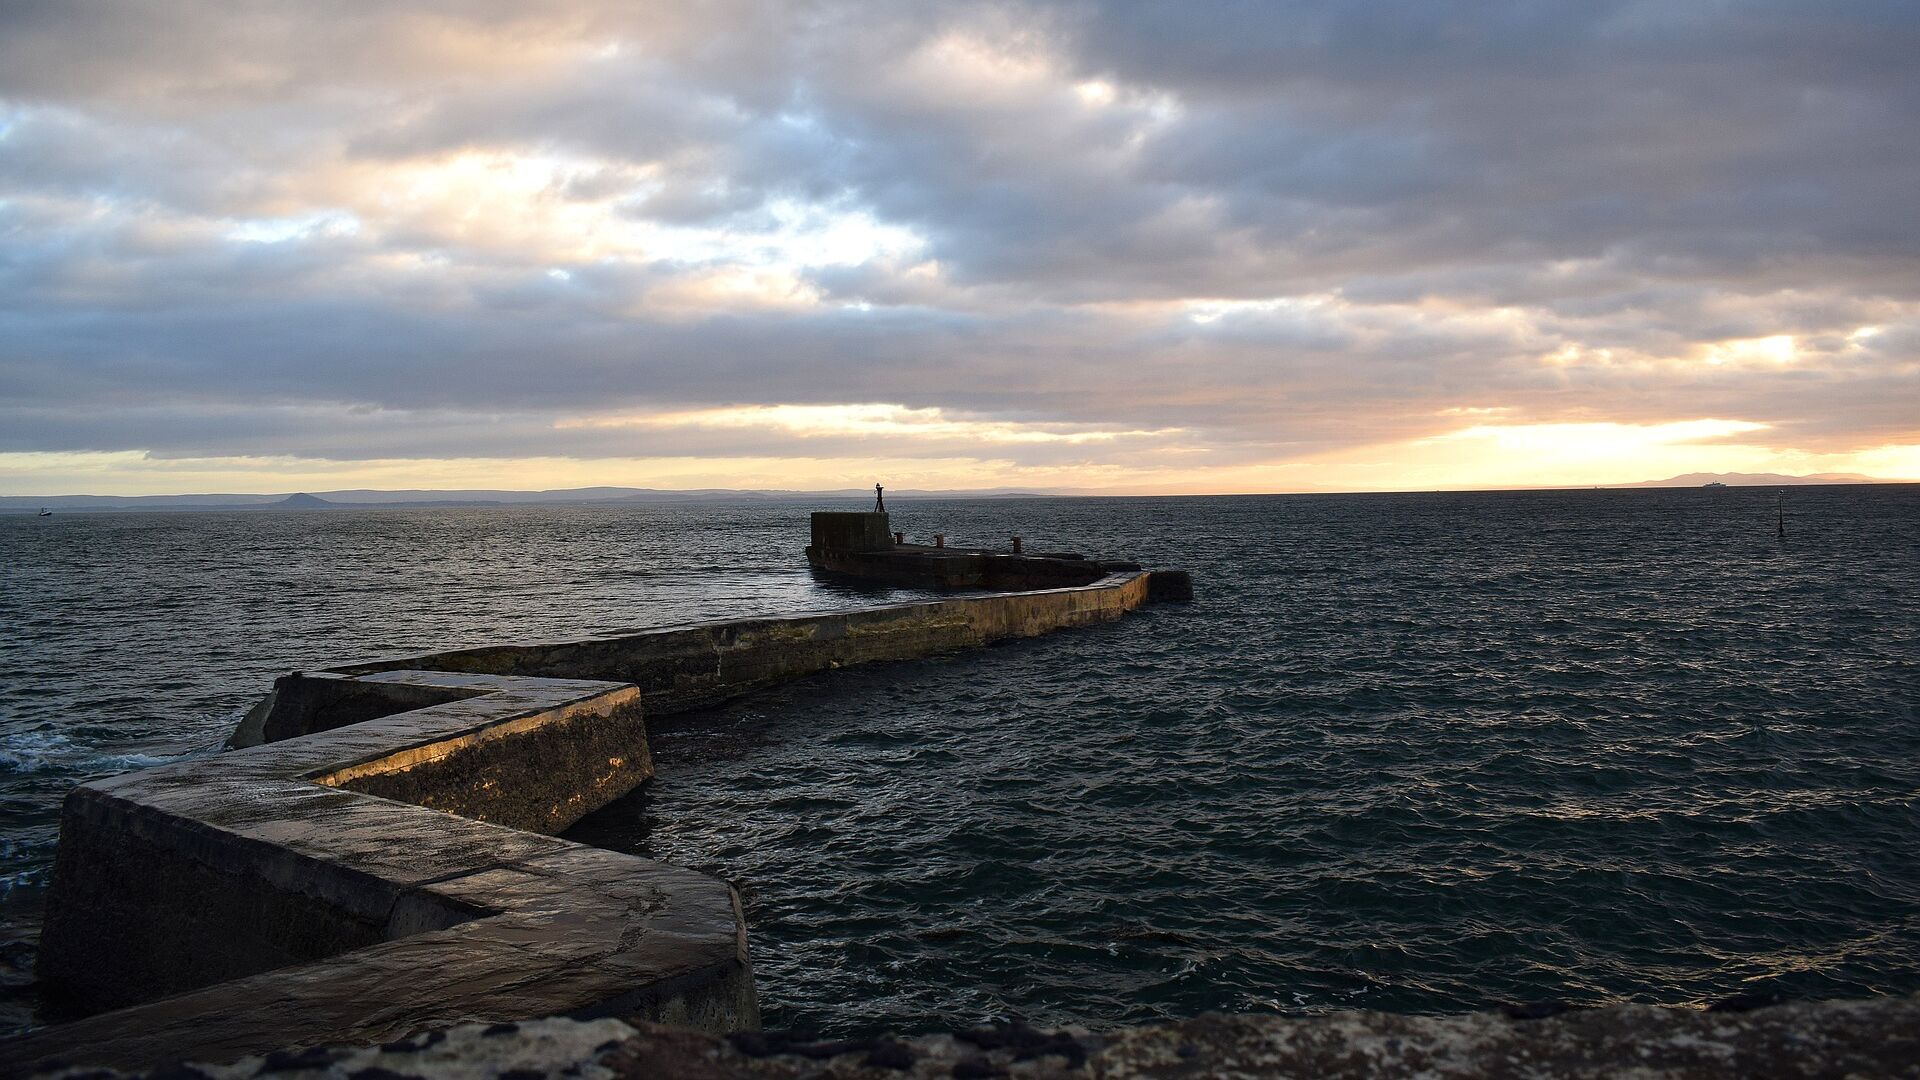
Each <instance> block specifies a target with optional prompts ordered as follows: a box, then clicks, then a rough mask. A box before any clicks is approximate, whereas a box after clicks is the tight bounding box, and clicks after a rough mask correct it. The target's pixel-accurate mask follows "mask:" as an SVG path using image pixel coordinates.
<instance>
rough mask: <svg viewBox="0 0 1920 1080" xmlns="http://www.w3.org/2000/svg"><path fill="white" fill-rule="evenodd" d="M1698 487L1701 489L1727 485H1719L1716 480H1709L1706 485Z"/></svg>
mask: <svg viewBox="0 0 1920 1080" xmlns="http://www.w3.org/2000/svg"><path fill="white" fill-rule="evenodd" d="M1700 486H1701V487H1726V486H1727V485H1725V484H1723V483H1721V482H1720V481H1718V480H1709V481H1707V482H1706V483H1704V484H1701V485H1700Z"/></svg>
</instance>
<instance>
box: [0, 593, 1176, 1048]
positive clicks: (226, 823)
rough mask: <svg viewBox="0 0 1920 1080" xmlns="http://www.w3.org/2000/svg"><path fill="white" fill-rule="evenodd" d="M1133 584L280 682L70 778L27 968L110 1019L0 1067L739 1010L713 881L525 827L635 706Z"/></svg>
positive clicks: (722, 894)
mask: <svg viewBox="0 0 1920 1080" xmlns="http://www.w3.org/2000/svg"><path fill="white" fill-rule="evenodd" d="M1150 591H1151V590H1150V578H1149V575H1147V574H1146V573H1144V572H1125V573H1116V574H1108V575H1105V576H1103V577H1101V578H1100V579H1099V580H1097V581H1095V582H1093V583H1091V584H1088V585H1083V586H1079V587H1071V588H1059V589H1047V590H1039V591H1030V592H1023V593H1013V594H994V595H985V596H967V597H955V598H952V599H946V600H935V601H924V602H919V603H912V604H898V605H892V606H888V607H882V608H875V609H869V610H866V611H857V612H845V613H832V614H821V615H804V616H794V617H789V618H780V619H739V620H729V621H725V622H717V623H707V624H700V625H697V626H688V627H675V628H667V629H662V630H646V631H636V632H633V633H628V634H615V635H607V636H602V637H594V638H585V639H580V640H576V641H567V642H543V643H533V644H525V645H502V646H487V647H483V648H478V649H467V650H456V651H450V652H443V653H436V654H432V655H429V656H420V657H408V658H403V659H395V660H385V661H374V662H369V663H362V664H354V665H347V666H344V667H341V668H336V669H333V670H329V671H317V672H308V673H297V674H294V675H290V676H287V677H285V678H283V679H281V680H279V682H278V683H277V684H276V686H275V690H274V692H273V694H272V695H270V696H269V697H268V699H267V700H266V701H264V702H263V703H262V705H261V706H260V707H259V708H257V709H255V710H254V711H253V712H252V713H251V714H249V717H248V719H247V721H246V723H244V724H243V725H242V727H241V730H239V731H238V732H236V734H235V738H234V743H235V745H236V746H238V747H241V748H240V749H237V750H235V751H233V752H230V753H227V754H222V755H219V756H215V757H210V758H203V759H197V760H191V761H183V762H178V763H175V764H172V765H167V766H163V767H160V768H156V769H149V770H146V771H144V772H139V773H133V774H129V775H126V776H121V777H115V778H111V779H108V780H102V781H96V782H93V783H89V784H85V785H82V786H80V787H78V788H76V789H75V790H74V791H73V792H72V793H71V794H70V795H69V797H68V799H67V804H66V807H65V811H64V815H63V818H62V822H61V839H60V849H59V854H58V856H57V859H56V867H55V874H54V884H53V890H52V895H51V897H50V902H49V914H48V919H47V923H46V928H45V931H44V933H43V936H42V942H41V952H40V974H41V977H42V980H43V981H44V983H45V984H46V985H47V986H48V987H49V988H50V989H52V990H53V991H56V992H57V993H59V994H61V995H64V996H65V997H67V998H68V999H70V1000H71V1001H72V1002H73V1003H75V1004H77V1005H78V1006H80V1007H81V1008H83V1009H88V1010H113V1011H107V1012H100V1013H99V1014H97V1015H94V1016H91V1017H89V1018H87V1019H84V1020H79V1021H76V1022H73V1023H70V1024H64V1025H60V1026H57V1027H53V1028H49V1029H45V1030H42V1031H38V1032H33V1033H30V1034H28V1035H25V1036H22V1037H20V1038H16V1039H12V1040H8V1041H5V1042H0V1074H4V1073H9V1072H18V1071H21V1070H23V1069H25V1068H32V1067H38V1066H42V1065H44V1064H46V1063H47V1062H49V1061H53V1060H66V1061H71V1062H74V1063H76V1064H85V1065H99V1066H111V1067H118V1068H141V1067H145V1066H148V1065H151V1064H154V1063H156V1062H163V1061H177V1060H199V1061H209V1062H224V1061H232V1060H235V1059H237V1058H239V1057H241V1056H243V1055H246V1054H250V1053H264V1052H266V1051H268V1050H271V1049H274V1048H279V1047H287V1046H302V1045H313V1044H316V1043H323V1042H356V1041H377V1040H383V1039H391V1038H394V1037H397V1036H399V1035H401V1034H404V1033H406V1032H408V1031H415V1030H421V1029H431V1028H438V1027H445V1026H448V1025H452V1024H458V1023H463V1022H468V1021H486V1022H489V1023H495V1022H511V1021H522V1020H529V1019H533V1018H537V1017H543V1016H550V1015H555V1014H563V1015H570V1016H576V1017H591V1016H609V1015H619V1016H629V1017H638V1018H641V1019H644V1020H647V1021H661V1022H666V1023H672V1024H675V1025H679V1026H684V1027H689V1028H694V1029H701V1030H708V1031H727V1030H734V1029H740V1028H752V1027H753V1026H755V1024H756V1023H757V1006H756V1002H755V996H754V990H753V983H752V977H751V970H750V967H749V965H748V960H747V954H746V942H745V935H744V929H743V923H742V920H741V917H740V912H739V907H738V902H737V899H736V898H735V896H734V894H733V892H732V890H731V889H730V888H729V887H728V886H727V885H726V884H725V883H724V882H721V881H719V880H717V879H714V878H711V877H708V876H706V875H702V874H697V873H694V872H691V871H687V870H681V869H677V868H674V867H670V866H665V865H663V864H660V863H656V862H652V861H650V860H646V859H640V858H636V857H633V856H630V855H623V854H618V853H614V852H607V851H600V850H597V849H593V848H588V847H584V846H581V845H578V844H573V843H570V842H567V841H563V840H560V839H557V838H555V837H553V836H549V835H542V834H545V833H553V832H558V831H560V830H562V829H564V828H566V827H567V826H568V825H569V824H571V823H572V822H573V821H575V820H578V819H579V818H580V817H582V816H584V815H585V814H587V813H589V812H591V811H592V810H594V809H597V808H598V807H600V806H602V805H605V804H606V803H607V802H610V801H611V800H613V799H615V798H618V797H619V796H620V795H622V794H624V793H626V792H627V791H629V790H631V789H632V788H633V787H634V786H636V785H637V784H639V783H640V782H641V781H643V780H645V779H646V778H647V777H648V776H649V775H651V774H652V762H651V758H650V755H649V753H648V748H647V742H646V731H645V724H644V721H643V719H642V715H643V714H642V709H643V708H644V709H646V710H648V711H650V712H674V711H679V710H683V709H688V708H695V707H699V706H702V705H708V704H712V703H714V702H717V701H720V700H724V699H726V698H728V697H732V696H735V695H738V694H743V693H747V692H750V691H752V690H755V689H758V688H761V687H764V686H768V685H772V684H774V683H777V682H781V681H785V680H788V679H792V678H796V677H799V676H802V675H805V674H808V673H811V672H816V671H821V670H825V669H828V668H834V667H840V666H845V665H849V664H858V663H867V662H873V661H881V660H899V659H908V658H913V657H919V656H926V655H929V654H931V653H935V652H940V651H944V650H950V649H958V648H964V647H968V646H976V645H981V644H985V643H987V642H991V641H995V640H999V639H1003V638H1008V637H1020V636H1031V635H1036V634H1042V633H1046V632H1048V631H1051V630H1055V629H1060V628H1062V627H1070V626H1081V625H1086V624H1090V623H1095V622H1101V621H1105V620H1110V619H1115V618H1119V617H1120V616H1121V615H1123V614H1125V613H1126V612H1128V611H1130V610H1133V609H1134V608H1136V607H1138V606H1140V605H1141V604H1143V603H1145V602H1146V601H1147V599H1148V596H1149V593H1150Z"/></svg>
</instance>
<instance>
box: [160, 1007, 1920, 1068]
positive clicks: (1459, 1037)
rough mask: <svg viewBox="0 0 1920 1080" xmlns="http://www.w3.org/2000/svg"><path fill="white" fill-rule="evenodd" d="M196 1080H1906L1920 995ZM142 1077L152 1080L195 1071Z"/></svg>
mask: <svg viewBox="0 0 1920 1080" xmlns="http://www.w3.org/2000/svg"><path fill="white" fill-rule="evenodd" d="M204 1072H205V1075H207V1076H209V1077H213V1078H218V1080H249V1078H257V1077H266V1076H273V1077H276V1078H284V1080H300V1078H320V1077H326V1078H330V1080H332V1078H337V1080H374V1078H386V1077H393V1076H412V1077H420V1078H423V1080H437V1078H441V1077H449V1078H451V1077H469V1076H513V1077H516V1078H520V1080H535V1078H537V1077H563V1076H564V1077H585V1078H595V1080H615V1078H631V1080H643V1078H644V1080H654V1078H667V1077H672V1078H675V1080H738V1078H750V1077H751V1078H761V1080H801V1078H803V1077H804V1078H816V1080H835V1078H839V1080H880V1078H887V1080H908V1078H916V1080H918V1078H933V1077H940V1078H947V1077H1001V1076H1004V1077H1029V1078H1033V1080H1046V1078H1066V1077H1097V1078H1103V1080H1128V1078H1134V1077H1139V1078H1166V1080H1172V1078H1176V1077H1302V1078H1307V1077H1312V1078H1331V1080H1339V1078H1354V1080H1360V1078H1368V1080H1373V1078H1381V1080H1393V1078H1414V1077H1420V1078H1431V1080H1444V1078H1449V1077H1458V1078H1468V1077H1486V1078H1491V1080H1503V1078H1512V1080H1521V1078H1525V1080H1573V1078H1598V1077H1632V1078H1636V1080H1683V1078H1685V1080H1707V1078H1723V1077H1724V1078H1735V1077H1739V1078H1746V1077H1781V1078H1787V1077H1834V1078H1839V1077H1916V1076H1920V997H1907V998H1879V999H1873V1000H1867V1001H1834V1002H1821V1003H1804V1004H1792V1005H1781V1006H1776V1007H1772V1008H1764V1009H1758V1010H1754V1011H1750V1012H1726V1011H1717V1012H1716V1011H1707V1012H1697V1011H1692V1010H1683V1009H1656V1008H1650V1007H1646V1006H1624V1007H1620V1008H1613V1009H1599V1010H1593V1011H1577V1012H1568V1013H1561V1014H1559V1015H1555V1016H1551V1017H1548V1018H1545V1019H1539V1020H1522V1019H1516V1018H1514V1016H1512V1015H1506V1014H1501V1013H1477V1014H1474V1015H1470V1016H1446V1017H1411V1016H1395V1015H1392V1014H1389V1013H1369V1012H1351V1013H1338V1014H1334V1015H1331V1016H1324V1017H1306V1018H1289V1017H1280V1016H1221V1015H1207V1016H1200V1017H1195V1018H1193V1019H1190V1020H1182V1021H1178V1022H1175V1023H1169V1024H1158V1025H1152V1026H1147V1027H1137V1028H1127V1029H1122V1030H1119V1031H1114V1032H1108V1033H1104V1034H1094V1033H1089V1032H1087V1031H1084V1030H1079V1029H1069V1030H1065V1031H1036V1030H1034V1029H1032V1028H1027V1027H1020V1026H1001V1027H992V1028H979V1029H974V1030H971V1031H963V1032H957V1033H954V1034H951V1035H928V1036H919V1037H915V1038H907V1039H901V1038H892V1037H881V1038H873V1039H853V1040H838V1041H821V1040H817V1039H813V1038H811V1037H808V1036H804V1035H796V1034H793V1033H778V1032H763V1033H742V1034H736V1035H733V1036H729V1037H720V1036H715V1035H712V1034H704V1033H700V1032H693V1031H687V1030H684V1029H676V1028H670V1027H663V1026H659V1025H654V1024H650V1023H646V1022H636V1023H633V1024H627V1023H622V1022H620V1021H617V1020H598V1021H594V1022H591V1023H580V1022H576V1021H570V1020H542V1021H536V1022H532V1023H523V1024H517V1025H506V1024H503V1025H493V1026H482V1025H467V1026H464V1027H459V1028H455V1029H453V1030H450V1031H446V1032H435V1033H429V1034H423V1035H418V1036H415V1037H412V1038H408V1039H403V1040H398V1041H396V1042H393V1043H390V1044H388V1045H387V1046H385V1047H359V1048H345V1047H335V1048H325V1047H323V1048H318V1049H310V1050H303V1051H302V1050H286V1051H281V1052H278V1053H275V1054H270V1055H266V1056H263V1057H255V1058H249V1059H247V1060H245V1061H241V1062H238V1063H236V1064H234V1065H232V1066H230V1067H225V1068H220V1067H214V1068H208V1069H205V1070H204ZM147 1075H150V1076H153V1077H155V1078H156V1080H157V1078H158V1077H160V1076H162V1075H171V1076H180V1075H190V1074H182V1073H166V1072H155V1073H151V1074H147Z"/></svg>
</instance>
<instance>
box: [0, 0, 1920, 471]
mask: <svg viewBox="0 0 1920 1080" xmlns="http://www.w3.org/2000/svg"><path fill="white" fill-rule="evenodd" d="M1216 14H1217V17H1211V18H1197V17H1189V18H1180V17H1178V16H1177V14H1176V13H1175V12H1174V9H1171V8H1168V9H1154V8H1135V7H1123V6H1117V5H1095V4H1082V3H1058V4H1056V3H1039V2H1034V3H1010V4H996V5H945V4H928V5H914V6H910V7H906V8H898V9H892V8H889V9H880V10H876V9H873V8H870V7H866V6H846V5H840V4H837V3H833V2H821V3H809V4H799V5H787V4H759V3H753V2H750V0H739V2H728V3H722V4H717V5H706V6H700V7H697V8H685V7H682V6H678V5H660V6H642V7H641V8H639V9H637V10H636V9H633V8H630V7H629V6H627V5H605V4H599V3H593V2H588V0H543V2H536V3H530V4H525V5H516V6H514V7H512V8H511V9H500V10H498V11H495V10H492V9H486V10H483V11H475V12H462V11H459V10H458V9H446V8H444V7H442V6H440V5H435V4H413V3H401V4H394V5H382V6H381V7H379V8H377V9H368V10H363V11H357V12H356V13H354V14H351V15H347V14H343V13H341V12H339V11H338V10H336V9H334V8H331V7H321V6H317V5H314V6H298V5H294V6H286V7H279V6H258V5H252V4H241V5H238V6H235V7H233V8H231V9H213V8H199V7H185V6H174V5H166V4H155V5H125V6H120V5H106V6H103V7H78V6H76V7H71V8H69V7H61V6H46V7H41V6H33V5H29V6H27V7H25V8H16V9H13V10H12V11H10V12H9V13H7V14H4V15H0V237H3V238H4V242H3V243H0V282H4V284H5V286H6V287H5V289H4V290H0V386H4V388H5V392H4V395H0V495H55V494H68V493H94V494H156V493H175V492H206V491H219V492H280V491H294V490H334V489H347V488H408V489H415V488H530V489H540V488H566V487H577V486H588V485H622V486H635V487H654V488H675V487H700V488H709V487H725V488H754V489H766V488H781V489H794V490H820V489H836V488H845V487H866V486H868V485H870V484H872V483H873V482H874V481H875V480H876V479H880V480H884V481H886V482H887V483H888V484H889V485H890V486H894V487H898V488H922V489H947V490H958V489H988V488H993V489H1007V488H1017V489H1032V490H1041V491H1075V492H1111V493H1116V494H1120V493H1125V494H1189V493H1252V492H1288V491H1366V490H1400V489H1413V490H1431V489H1442V488H1483V487H1535V486H1576V485H1579V486H1584V485H1594V484H1616V483H1630V482H1635V481H1644V480H1652V479H1658V478H1663V477H1666V476H1671V475H1675V474H1682V473H1691V472H1772V473H1790V474H1808V473H1858V474H1864V475H1868V476H1873V477H1876V478H1881V479H1916V478H1920V273H1916V268H1917V267H1916V263H1917V262H1920V220H1917V219H1916V218H1915V216H1914V215H1913V214H1912V212H1911V199H1912V191H1913V179H1914V177H1915V176H1920V144H1916V142H1915V140H1913V139H1912V138H1911V134H1912V132H1913V131H1914V130H1916V129H1920V116H1916V115H1915V114H1914V110H1915V109H1916V107H1920V106H1916V103H1920V94H1916V93H1915V92H1914V91H1915V90H1916V88H1917V86H1920V80H1917V79H1916V76H1915V75H1914V74H1913V73H1912V66H1911V63H1910V57H1909V56H1908V55H1907V53H1906V52H1905V44H1903V43H1912V42H1914V41H1916V39H1920V16H1916V15H1915V14H1914V13H1912V12H1908V11H1905V10H1903V9H1900V8H1898V7H1861V8H1857V9H1855V8H1851V7H1848V6H1844V5H1843V6H1842V7H1841V8H1839V9H1836V10H1833V11H1824V12H1822V13H1820V14H1818V15H1817V16H1816V15H1814V14H1813V13H1811V12H1808V13H1804V14H1796V13H1795V12H1794V11H1793V10H1792V9H1790V8H1784V9H1783V8H1779V7H1777V6H1768V5H1762V4H1732V5H1723V6H1719V7H1716V8H1714V9H1712V10H1711V11H1702V10H1689V9H1681V8H1674V9H1669V8H1665V7H1662V6H1658V5H1641V4H1630V3H1601V4H1594V5H1581V6H1579V7H1578V8H1576V9H1572V10H1562V9H1560V8H1542V7H1539V6H1530V5H1522V4H1514V5H1502V4H1496V5H1491V6H1486V5H1474V6H1471V7H1464V6H1458V5H1444V4H1443V5H1427V4H1405V5H1391V4H1387V5H1364V6H1353V7H1345V6H1332V5H1329V6H1328V7H1327V9H1326V10H1325V11H1314V10H1310V9H1301V8H1292V7H1289V8H1279V7H1272V8H1269V7H1264V6H1251V7H1241V8H1234V9H1233V10H1232V12H1231V13H1228V12H1220V13H1216Z"/></svg>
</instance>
